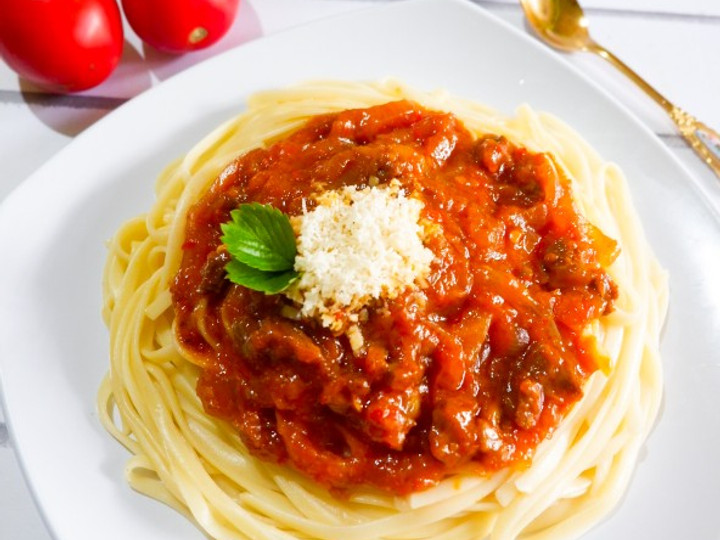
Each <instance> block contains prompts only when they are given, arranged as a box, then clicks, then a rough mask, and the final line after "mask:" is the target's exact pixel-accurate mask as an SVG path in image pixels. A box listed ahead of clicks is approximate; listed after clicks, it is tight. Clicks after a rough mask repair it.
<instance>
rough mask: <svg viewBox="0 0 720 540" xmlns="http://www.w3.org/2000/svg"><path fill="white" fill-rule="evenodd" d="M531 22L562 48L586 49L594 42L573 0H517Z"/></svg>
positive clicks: (548, 39)
mask: <svg viewBox="0 0 720 540" xmlns="http://www.w3.org/2000/svg"><path fill="white" fill-rule="evenodd" d="M520 3H521V4H522V6H523V10H524V11H525V16H526V17H527V19H528V21H529V22H530V25H531V26H532V27H533V28H534V29H535V31H536V32H537V33H538V34H540V37H542V38H543V39H544V40H545V41H546V42H548V43H549V44H550V45H552V46H553V47H555V48H557V49H561V50H563V51H569V52H572V51H589V50H591V48H592V45H595V42H594V41H593V40H592V38H591V37H590V32H589V31H588V22H587V19H586V18H585V13H584V12H583V10H582V8H581V7H580V5H579V4H578V3H577V2H576V1H575V0H550V1H548V0H520Z"/></svg>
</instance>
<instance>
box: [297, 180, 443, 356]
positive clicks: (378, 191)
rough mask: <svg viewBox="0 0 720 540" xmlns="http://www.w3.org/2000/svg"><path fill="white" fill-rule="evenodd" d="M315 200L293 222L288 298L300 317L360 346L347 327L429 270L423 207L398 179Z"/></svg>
mask: <svg viewBox="0 0 720 540" xmlns="http://www.w3.org/2000/svg"><path fill="white" fill-rule="evenodd" d="M317 202H318V205H317V207H315V208H314V209H313V210H312V211H309V212H304V213H303V215H301V216H298V217H295V218H293V227H294V229H295V233H296V235H297V237H298V238H297V249H298V253H297V257H296V259H295V270H297V271H298V272H300V276H301V277H300V279H299V280H298V281H297V282H296V283H295V284H294V285H293V286H292V287H291V288H290V289H289V290H288V292H287V293H286V294H287V295H288V296H289V297H290V298H291V299H292V300H294V301H295V302H297V303H298V304H299V305H300V313H301V315H302V316H304V317H314V318H316V319H317V320H319V321H320V323H321V324H322V325H323V326H325V327H327V328H330V329H331V330H333V331H348V335H350V336H353V337H354V338H355V339H354V341H355V344H356V345H357V344H361V341H360V342H358V340H359V337H358V336H357V332H356V330H357V328H353V327H352V326H353V323H357V321H358V317H359V313H360V311H361V310H362V309H363V308H364V307H365V306H367V305H369V304H370V303H371V302H373V301H377V300H381V299H392V298H395V297H396V296H397V295H398V294H399V293H400V292H402V291H404V290H406V289H408V288H414V287H417V286H418V285H419V284H421V283H422V282H423V280H424V279H425V278H426V277H427V276H428V274H429V272H430V263H431V262H432V260H433V253H432V251H430V250H429V249H428V248H426V247H425V246H424V245H423V242H422V240H423V238H424V236H425V231H424V229H423V226H422V225H421V224H420V212H421V210H422V208H423V203H422V202H421V201H419V200H417V199H413V198H408V197H406V196H405V195H404V193H403V192H402V190H401V189H400V185H399V183H398V182H391V183H390V184H386V185H384V186H380V187H368V188H366V189H361V190H358V189H357V188H355V187H354V186H349V187H345V188H343V189H341V190H338V191H329V192H326V193H323V194H322V195H320V196H319V197H318V199H317ZM354 330H355V331H354ZM353 349H356V346H355V345H353Z"/></svg>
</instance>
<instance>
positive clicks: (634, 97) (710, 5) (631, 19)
mask: <svg viewBox="0 0 720 540" xmlns="http://www.w3.org/2000/svg"><path fill="white" fill-rule="evenodd" d="M383 1H391V0H243V3H242V4H241V8H240V12H239V14H238V18H237V20H236V22H235V24H234V26H233V28H232V29H231V30H230V32H229V34H228V35H227V36H226V37H225V38H224V39H223V40H222V41H221V42H220V43H218V44H216V45H215V46H213V47H211V48H209V49H207V50H205V51H201V52H198V53H193V54H189V55H185V56H182V57H169V56H164V55H160V54H158V53H156V52H154V51H152V50H150V49H147V48H144V47H143V46H142V43H141V41H140V40H139V39H138V38H137V36H135V35H134V33H133V32H132V30H130V28H129V27H128V26H127V25H126V28H125V39H126V44H125V50H124V54H123V60H122V63H121V66H120V67H119V69H118V70H117V71H116V72H115V73H114V74H113V75H112V76H111V77H110V78H109V79H108V80H107V81H106V82H105V83H103V84H102V85H100V86H99V87H97V88H94V89H92V90H90V91H87V92H83V93H81V94H75V95H68V96H58V95H49V94H45V93H43V92H42V91H41V90H40V89H38V88H35V87H33V86H32V85H30V84H29V83H26V82H23V81H20V80H19V79H18V78H17V76H16V75H15V74H14V73H13V72H12V71H11V70H10V69H9V68H8V67H7V66H6V65H5V64H4V63H2V61H0V201H2V200H3V199H4V198H5V197H6V196H7V195H8V194H9V193H10V191H12V189H13V188H15V187H16V186H17V185H18V184H20V183H21V182H22V181H23V180H24V179H25V178H26V177H28V176H29V175H30V174H32V173H33V171H34V170H35V169H37V168H38V167H39V166H40V165H41V164H42V163H43V162H45V161H46V160H48V159H49V158H50V157H52V156H53V155H54V154H55V153H57V152H58V151H60V150H61V149H62V148H63V147H65V146H66V145H67V144H68V143H70V142H71V141H72V140H73V137H74V136H76V135H77V134H78V133H80V132H82V131H83V130H84V129H85V128H87V127H88V126H89V125H91V124H92V123H94V122H96V121H98V120H99V119H101V118H102V117H103V116H104V115H106V114H107V113H108V112H110V111H111V110H112V109H114V108H115V107H117V106H119V105H120V104H122V103H124V102H125V101H126V100H128V99H131V98H132V97H133V96H135V95H137V94H138V93H140V92H142V91H144V90H146V89H147V88H149V87H151V86H154V85H156V84H159V83H160V82H162V80H164V79H166V78H167V77H169V76H171V75H173V74H175V73H177V72H179V71H182V70H183V69H187V68H188V67H190V66H191V65H193V64H196V63H197V62H200V61H202V60H204V59H205V58H208V57H210V56H213V55H215V54H218V53H219V52H222V51H224V50H227V49H229V48H232V47H235V46H238V45H242V44H243V43H246V42H248V41H251V40H254V39H257V38H260V37H262V36H266V35H270V34H273V33H275V32H278V31H281V30H283V29H286V28H291V27H293V26H297V25H299V24H303V23H306V22H310V21H312V20H315V19H319V18H321V17H326V16H331V15H333V14H337V13H343V12H349V11H352V10H356V9H364V8H366V7H369V6H372V5H375V4H379V3H381V2H383ZM468 1H470V0H468ZM475 3H476V4H478V5H480V6H482V7H483V8H485V9H487V10H489V11H490V12H492V13H494V14H495V15H497V16H499V17H500V18H502V19H504V20H505V21H507V22H509V23H510V24H512V25H513V26H515V27H517V28H520V29H522V30H523V31H527V27H526V26H525V25H524V22H523V16H522V11H521V9H520V6H519V4H518V2H517V1H516V0H475ZM583 5H584V7H585V10H586V13H587V15H588V18H589V21H590V28H591V30H592V34H593V37H594V38H595V39H596V40H597V41H598V42H600V43H602V44H603V45H605V46H606V47H607V48H608V49H610V50H611V51H613V52H614V53H615V54H616V55H617V56H619V57H620V58H622V59H623V60H624V61H625V62H626V63H627V64H629V65H630V66H631V67H632V68H633V69H635V70H636V71H638V72H639V73H640V74H641V75H642V76H643V77H645V78H646V79H647V80H648V81H651V83H652V84H653V85H654V86H655V87H656V88H657V89H658V90H660V91H661V92H662V93H663V94H664V95H665V96H666V97H667V98H668V99H670V100H671V101H672V102H674V103H675V104H677V105H679V106H681V107H683V108H684V109H686V110H687V111H689V112H690V113H692V114H694V115H695V116H696V117H697V118H699V119H701V120H702V121H704V122H705V123H706V124H708V125H710V126H712V127H714V128H715V129H720V104H719V103H718V100H719V99H720V98H719V96H720V65H719V64H718V63H717V58H718V57H717V55H718V51H720V2H718V1H717V0H684V1H683V2H680V1H679V0H632V1H631V2H627V1H626V0H583ZM566 56H567V59H568V60H569V61H570V62H571V63H573V64H575V65H576V66H577V67H579V68H580V69H581V70H582V71H583V72H584V73H585V74H587V75H588V76H589V77H590V78H591V79H593V80H594V81H595V82H597V83H598V84H599V85H600V86H601V87H604V88H605V89H606V90H608V91H609V92H610V93H611V94H612V95H613V96H615V97H616V98H617V99H618V101H620V102H621V103H622V104H624V105H625V106H626V107H627V108H629V109H630V110H631V111H632V112H633V113H634V114H635V115H636V116H637V117H638V118H640V120H641V121H642V122H644V123H645V124H646V125H647V126H649V127H650V129H651V130H653V131H654V132H655V133H656V134H657V136H658V137H659V138H660V139H661V140H662V141H663V143H664V144H665V145H666V146H667V147H668V148H669V149H670V151H671V152H672V153H673V154H674V155H675V156H677V158H678V159H679V160H680V161H681V162H682V163H683V164H684V165H685V167H686V168H687V169H688V171H689V172H690V174H691V176H692V178H693V180H694V181H695V182H696V183H697V184H698V186H699V187H700V189H701V190H702V191H703V192H704V193H705V195H706V196H707V198H708V200H709V201H710V203H711V204H712V205H713V206H714V207H715V208H716V209H717V210H718V212H720V180H718V179H717V178H716V177H715V176H714V175H713V173H712V172H711V171H710V169H708V168H707V167H706V166H705V165H704V164H703V163H702V162H701V161H700V160H699V159H698V158H697V157H696V156H695V154H694V153H693V152H692V150H690V149H689V148H688V146H687V145H686V144H685V142H684V141H683V139H682V138H681V137H680V136H679V135H678V134H677V132H676V131H675V129H674V126H673V124H672V122H671V121H670V120H669V119H668V118H667V116H666V115H665V113H664V112H663V111H662V110H661V109H660V108H659V107H658V106H656V105H655V104H654V103H653V102H652V101H651V100H650V99H649V98H647V97H646V96H645V95H644V94H642V93H641V92H640V91H639V90H637V89H636V88H635V87H634V86H633V85H632V83H630V82H629V81H628V80H627V79H625V78H624V77H623V76H622V75H620V74H619V73H617V72H616V71H615V70H614V69H613V68H612V67H611V66H610V65H609V64H607V63H605V62H604V61H603V60H601V59H599V58H597V57H594V56H591V55H588V54H581V53H578V54H572V55H566ZM1 391H2V390H1V387H0V392H1ZM1 397H2V396H1V394H0V398H1ZM1 402H2V399H0V403H1ZM0 479H2V480H1V481H0V538H3V539H4V538H13V539H15V540H30V539H32V540H48V539H49V538H50V535H49V533H48V532H47V529H46V528H45V526H44V524H43V523H42V520H41V518H40V514H39V513H38V511H37V509H36V507H35V505H34V502H33V500H32V497H31V495H30V492H29V490H28V488H27V487H26V485H25V483H24V480H23V476H22V472H21V471H20V468H19V466H18V463H17V459H16V456H15V454H14V451H13V445H12V439H11V437H10V435H9V433H8V429H7V426H6V424H5V418H4V415H3V412H2V410H1V409H0Z"/></svg>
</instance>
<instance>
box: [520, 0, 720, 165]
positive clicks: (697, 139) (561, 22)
mask: <svg viewBox="0 0 720 540" xmlns="http://www.w3.org/2000/svg"><path fill="white" fill-rule="evenodd" d="M520 3H521V4H522V7H523V10H524V11H525V16H526V17H527V19H528V22H529V23H530V25H531V26H532V27H533V28H534V29H535V31H536V32H537V33H538V35H539V36H540V37H541V38H542V39H543V40H545V41H546V42H547V43H549V44H550V45H552V46H553V47H556V48H558V49H561V50H563V51H585V52H592V53H595V54H598V55H600V56H602V57H603V58H604V59H605V60H607V61H608V62H610V63H611V64H612V65H613V66H615V67H616V68H618V69H619V70H620V71H622V72H623V73H624V74H625V75H627V76H628V77H629V78H630V80H632V81H633V82H634V83H635V84H637V85H638V86H639V87H640V88H642V89H643V90H644V91H645V93H647V94H648V95H649V96H650V97H651V98H653V99H654V100H655V102H656V103H657V104H658V105H660V106H661V107H662V108H663V109H665V111H666V112H667V113H668V114H669V115H670V118H672V121H673V122H675V125H676V126H677V128H678V130H680V134H681V135H682V136H683V137H684V138H685V140H686V141H687V142H688V143H689V144H690V146H691V147H692V148H693V150H695V152H696V153H697V154H698V155H699V156H700V158H702V160H703V161H704V162H705V163H707V164H708V166H709V167H710V168H711V169H712V170H713V172H714V173H715V174H716V175H717V176H718V177H720V135H718V133H717V132H716V131H714V130H712V129H711V128H709V127H708V126H706V125H705V124H703V123H702V122H700V121H698V120H696V119H695V118H694V117H693V116H691V115H689V114H688V113H686V112H685V111H684V110H682V109H681V108H679V107H676V106H675V105H673V104H672V103H670V101H668V100H667V99H666V98H665V96H663V95H662V94H660V92H658V91H657V90H655V89H654V88H653V87H652V86H650V85H649V84H648V83H647V82H646V81H645V80H644V79H642V77H640V76H639V75H638V74H637V73H635V72H634V71H633V70H632V69H630V68H629V67H628V66H627V65H625V63H623V62H622V61H621V60H620V59H619V58H618V57H617V56H615V55H614V54H613V53H611V52H610V51H608V50H607V49H606V48H605V47H603V46H601V45H599V44H598V43H596V42H595V40H593V39H592V38H591V37H590V33H589V32H588V22H587V19H586V18H585V14H584V13H583V10H582V8H581V7H580V5H579V4H578V3H577V1H576V0H520Z"/></svg>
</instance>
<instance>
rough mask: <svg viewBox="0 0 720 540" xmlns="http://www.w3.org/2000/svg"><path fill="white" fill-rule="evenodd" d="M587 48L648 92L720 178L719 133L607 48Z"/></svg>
mask: <svg viewBox="0 0 720 540" xmlns="http://www.w3.org/2000/svg"><path fill="white" fill-rule="evenodd" d="M588 48H589V50H590V51H591V52H594V53H596V54H598V55H600V56H601V57H603V58H604V59H605V60H607V61H608V62H610V63H611V64H612V65H613V66H615V67H616V68H618V69H619V70H620V71H622V72H623V73H624V74H625V75H626V76H627V77H628V78H629V79H630V80H632V81H633V82H634V83H635V84H637V85H638V86H639V87H640V88H641V89H642V90H643V91H645V93H646V94H648V95H649V96H650V97H651V98H653V99H654V100H655V101H656V102H657V104H658V105H660V106H661V107H662V108H663V109H665V111H666V112H667V113H668V114H669V115H670V118H671V119H672V121H673V122H675V125H676V126H677V128H678V130H679V131H680V134H681V135H682V136H683V138H684V139H685V140H686V141H687V142H688V144H690V146H691V147H692V149H693V150H695V153H696V154H697V155H698V156H700V158H701V159H702V160H703V161H704V162H705V163H706V164H707V165H708V167H710V168H711V169H712V171H713V172H714V173H715V174H716V175H717V176H718V178H720V134H718V133H717V131H715V130H713V129H712V128H710V127H708V126H707V125H705V124H703V123H702V122H700V121H699V120H697V119H696V118H695V117H694V116H692V115H690V114H688V113H686V112H685V111H684V110H682V109H681V108H679V107H676V106H675V105H673V104H672V103H671V102H670V101H668V99H667V98H665V96H663V95H662V94H661V93H660V92H658V91H657V90H655V88H653V87H652V86H650V84H649V83H648V82H647V81H646V80H645V79H643V78H642V77H640V75H638V74H637V73H635V71H633V70H632V69H631V68H630V67H629V66H628V65H627V64H625V62H623V61H622V60H620V59H619V58H618V57H617V56H615V55H614V54H613V53H611V52H610V51H608V50H607V49H606V48H605V47H602V46H601V45H598V44H597V43H595V42H593V43H592V44H591V45H590V46H589V47H588Z"/></svg>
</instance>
